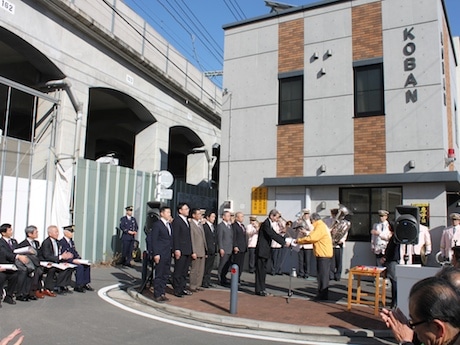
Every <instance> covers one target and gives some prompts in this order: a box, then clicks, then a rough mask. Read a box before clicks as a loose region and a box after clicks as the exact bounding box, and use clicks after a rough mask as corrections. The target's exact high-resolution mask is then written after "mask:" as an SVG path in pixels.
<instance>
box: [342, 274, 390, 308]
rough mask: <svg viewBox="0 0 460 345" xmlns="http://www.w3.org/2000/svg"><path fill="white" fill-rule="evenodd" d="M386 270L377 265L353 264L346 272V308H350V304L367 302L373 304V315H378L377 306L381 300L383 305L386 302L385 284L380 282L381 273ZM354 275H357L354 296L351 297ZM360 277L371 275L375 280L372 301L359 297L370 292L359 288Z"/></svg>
mask: <svg viewBox="0 0 460 345" xmlns="http://www.w3.org/2000/svg"><path fill="white" fill-rule="evenodd" d="M385 270H386V268H385V267H377V266H355V267H353V268H351V269H350V271H349V272H348V307H347V310H351V304H352V303H356V304H368V305H374V315H379V306H380V302H382V306H385V302H386V286H385V282H383V283H382V284H381V283H380V278H381V277H382V273H383V272H384V271H385ZM354 276H356V277H357V279H356V281H357V286H356V298H353V281H354V279H353V278H354ZM361 277H373V278H374V280H375V293H374V301H363V300H362V299H361V297H363V296H369V295H370V294H368V293H366V292H362V290H361Z"/></svg>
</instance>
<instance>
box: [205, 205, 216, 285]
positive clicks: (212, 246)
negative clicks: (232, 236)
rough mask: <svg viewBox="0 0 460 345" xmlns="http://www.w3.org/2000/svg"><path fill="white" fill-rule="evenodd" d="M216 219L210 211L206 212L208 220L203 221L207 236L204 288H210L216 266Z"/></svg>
mask: <svg viewBox="0 0 460 345" xmlns="http://www.w3.org/2000/svg"><path fill="white" fill-rule="evenodd" d="M215 221H216V214H215V213H214V212H209V213H208V214H206V221H205V222H204V223H203V230H204V236H205V238H206V261H205V264H204V275H203V285H202V287H204V288H209V287H211V286H212V284H211V272H212V269H213V268H214V261H215V260H216V253H217V238H216V230H215V229H214V222H215Z"/></svg>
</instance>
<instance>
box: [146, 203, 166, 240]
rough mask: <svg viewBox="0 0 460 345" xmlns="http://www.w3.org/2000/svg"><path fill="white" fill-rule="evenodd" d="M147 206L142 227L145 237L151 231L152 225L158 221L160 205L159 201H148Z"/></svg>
mask: <svg viewBox="0 0 460 345" xmlns="http://www.w3.org/2000/svg"><path fill="white" fill-rule="evenodd" d="M147 206H148V210H147V216H146V219H145V225H144V233H145V234H146V235H148V234H149V232H150V231H151V230H152V224H153V223H154V222H155V221H156V220H158V219H160V208H161V206H162V205H161V202H159V201H148V202H147Z"/></svg>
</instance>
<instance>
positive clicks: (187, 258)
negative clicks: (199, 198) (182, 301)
mask: <svg viewBox="0 0 460 345" xmlns="http://www.w3.org/2000/svg"><path fill="white" fill-rule="evenodd" d="M189 210H190V208H189V207H188V205H187V204H186V203H180V204H179V205H178V206H177V212H178V216H177V217H176V218H174V220H173V222H172V228H173V250H174V273H173V287H174V296H176V297H184V295H191V294H192V292H190V291H188V290H187V289H186V288H185V287H186V285H187V273H188V268H189V266H190V262H191V255H192V238H191V235H190V224H189V222H188V218H187V217H188V214H189Z"/></svg>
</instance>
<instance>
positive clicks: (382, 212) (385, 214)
mask: <svg viewBox="0 0 460 345" xmlns="http://www.w3.org/2000/svg"><path fill="white" fill-rule="evenodd" d="M378 213H379V216H388V215H389V214H390V212H388V211H387V210H379V211H378Z"/></svg>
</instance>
